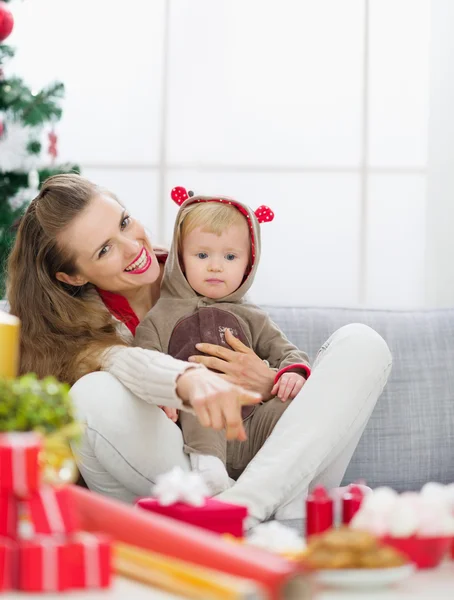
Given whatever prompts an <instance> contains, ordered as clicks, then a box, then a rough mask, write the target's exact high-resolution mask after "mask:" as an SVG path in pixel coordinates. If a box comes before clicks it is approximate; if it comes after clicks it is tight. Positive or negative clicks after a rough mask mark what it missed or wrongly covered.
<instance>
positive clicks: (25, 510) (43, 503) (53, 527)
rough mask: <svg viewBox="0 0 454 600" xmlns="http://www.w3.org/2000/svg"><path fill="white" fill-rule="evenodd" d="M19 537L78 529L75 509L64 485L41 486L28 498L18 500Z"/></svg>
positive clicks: (63, 532)
mask: <svg viewBox="0 0 454 600" xmlns="http://www.w3.org/2000/svg"><path fill="white" fill-rule="evenodd" d="M18 527H19V531H18V536H19V537H21V538H31V537H32V536H33V535H34V534H36V533H38V534H45V535H49V534H68V533H72V532H73V531H76V530H77V529H78V523H77V518H76V511H75V508H74V506H73V502H72V500H71V494H70V492H69V490H68V488H66V487H61V488H54V487H51V486H42V487H41V488H40V489H39V491H38V492H36V493H35V494H33V496H31V497H30V498H29V499H28V500H22V501H20V502H19V526H18Z"/></svg>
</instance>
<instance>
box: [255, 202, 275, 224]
mask: <svg viewBox="0 0 454 600" xmlns="http://www.w3.org/2000/svg"><path fill="white" fill-rule="evenodd" d="M255 216H256V217H257V221H258V222H259V223H269V222H270V221H272V220H273V219H274V212H273V211H272V210H271V208H269V207H268V206H264V205H262V206H259V207H258V209H257V210H256V211H255Z"/></svg>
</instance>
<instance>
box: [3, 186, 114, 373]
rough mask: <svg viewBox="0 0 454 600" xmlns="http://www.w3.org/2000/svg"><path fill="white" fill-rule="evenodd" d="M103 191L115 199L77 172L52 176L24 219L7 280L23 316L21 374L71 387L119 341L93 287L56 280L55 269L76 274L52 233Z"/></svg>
mask: <svg viewBox="0 0 454 600" xmlns="http://www.w3.org/2000/svg"><path fill="white" fill-rule="evenodd" d="M101 193H104V194H109V195H111V196H112V197H114V196H113V195H112V194H110V193H109V192H107V191H106V190H103V189H101V188H99V187H98V186H96V185H95V184H93V183H91V182H90V181H88V180H87V179H85V178H83V177H81V176H80V175H76V174H66V175H54V176H53V177H49V178H48V179H47V180H46V181H45V182H44V183H43V185H42V187H41V190H40V192H39V194H38V196H37V197H36V198H35V199H34V200H33V201H32V202H31V204H30V206H29V207H28V208H27V211H26V212H25V214H24V216H23V217H22V220H21V222H20V225H19V228H18V231H17V237H16V241H15V244H14V247H13V249H12V252H11V254H10V256H9V260H8V281H7V297H8V301H9V304H10V309H11V313H12V314H14V315H16V316H18V317H19V318H20V320H21V344H20V372H21V373H27V372H29V371H33V372H34V373H36V374H37V375H38V376H39V377H44V376H46V375H54V376H56V377H57V378H58V379H60V380H61V381H66V382H68V383H70V384H73V383H74V382H75V381H77V379H79V377H81V376H82V375H84V374H86V373H90V372H92V371H96V370H99V368H100V355H101V352H102V351H103V350H105V349H106V348H108V347H109V346H112V345H115V344H123V343H124V342H123V341H122V340H121V338H120V336H119V335H118V333H117V330H116V326H115V322H114V320H113V318H112V317H111V315H110V313H109V312H108V310H107V309H106V308H105V306H104V305H103V303H102V301H101V300H100V298H99V296H98V294H97V293H96V291H95V290H94V288H93V286H92V285H91V284H86V285H84V286H81V287H76V286H70V285H67V284H65V283H62V282H61V281H58V280H57V279H56V273H58V272H59V271H63V272H64V273H67V274H68V275H74V274H76V266H75V261H74V258H73V257H72V256H70V255H68V253H67V252H66V251H65V250H64V249H63V248H61V247H60V246H59V245H58V243H57V235H58V234H59V233H61V232H62V230H64V229H65V227H67V226H68V225H69V224H70V223H71V222H72V220H73V219H74V218H75V217H76V216H78V215H79V214H80V213H81V212H82V211H83V210H84V209H85V208H86V207H87V206H88V204H89V202H90V200H91V199H92V198H93V197H94V196H96V195H98V194H101Z"/></svg>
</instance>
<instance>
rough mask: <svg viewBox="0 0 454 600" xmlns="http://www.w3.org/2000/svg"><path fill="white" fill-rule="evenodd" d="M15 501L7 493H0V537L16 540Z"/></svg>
mask: <svg viewBox="0 0 454 600" xmlns="http://www.w3.org/2000/svg"><path fill="white" fill-rule="evenodd" d="M16 536H17V499H16V498H15V497H14V496H13V495H12V494H10V493H9V492H4V491H0V537H7V538H11V539H16Z"/></svg>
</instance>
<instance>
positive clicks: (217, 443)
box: [179, 411, 231, 496]
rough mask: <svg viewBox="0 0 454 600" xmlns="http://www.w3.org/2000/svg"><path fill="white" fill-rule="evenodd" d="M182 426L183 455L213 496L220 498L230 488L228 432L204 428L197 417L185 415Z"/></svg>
mask: <svg viewBox="0 0 454 600" xmlns="http://www.w3.org/2000/svg"><path fill="white" fill-rule="evenodd" d="M179 422H180V425H181V429H182V431H183V440H184V451H185V452H186V453H187V454H189V460H190V462H191V468H192V470H193V471H197V472H198V473H200V475H201V476H202V477H203V479H204V481H205V483H206V484H207V486H208V489H209V490H210V494H211V495H212V496H215V495H216V494H220V493H221V492H222V491H224V490H226V489H227V488H229V487H230V484H231V482H230V479H229V476H228V473H227V469H226V466H225V464H226V458H227V440H226V437H225V430H221V431H216V430H215V429H211V428H210V427H203V425H201V424H200V422H199V420H198V419H197V417H195V416H194V415H192V414H191V413H188V412H184V411H180V415H179Z"/></svg>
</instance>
